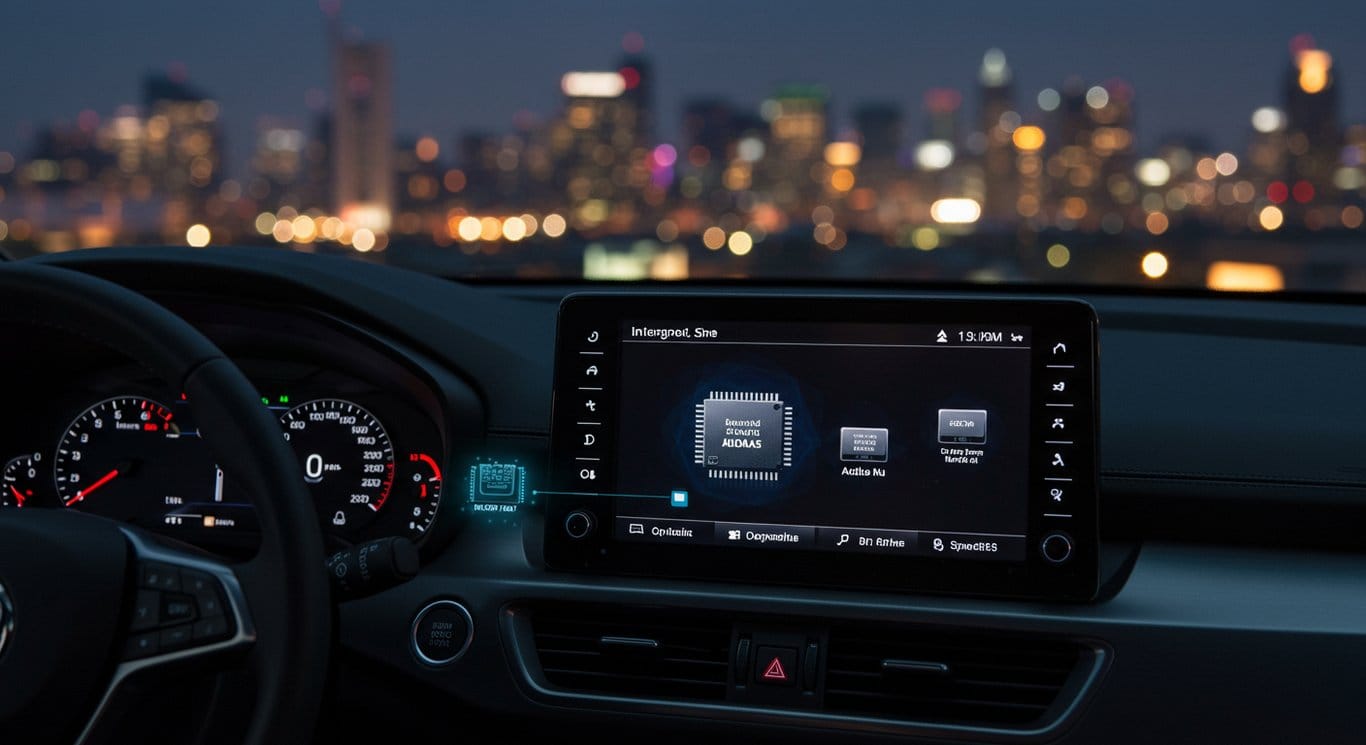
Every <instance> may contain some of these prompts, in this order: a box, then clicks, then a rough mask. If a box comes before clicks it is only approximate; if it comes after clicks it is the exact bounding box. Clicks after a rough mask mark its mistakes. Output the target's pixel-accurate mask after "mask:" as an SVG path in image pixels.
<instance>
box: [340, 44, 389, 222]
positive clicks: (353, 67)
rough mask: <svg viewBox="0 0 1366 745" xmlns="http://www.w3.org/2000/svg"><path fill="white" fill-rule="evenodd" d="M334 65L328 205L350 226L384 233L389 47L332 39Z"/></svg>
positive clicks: (387, 216)
mask: <svg viewBox="0 0 1366 745" xmlns="http://www.w3.org/2000/svg"><path fill="white" fill-rule="evenodd" d="M333 65H334V69H333V79H332V105H333V110H332V126H331V129H332V131H331V135H332V141H331V148H330V159H331V174H332V194H333V196H332V204H333V207H334V209H335V211H336V214H337V215H339V216H340V217H341V219H342V220H343V221H344V222H346V223H347V224H349V225H351V226H352V227H361V228H368V229H370V230H371V231H374V232H376V233H379V232H384V231H387V230H388V229H389V225H390V221H391V219H392V214H393V211H394V207H395V199H394V182H395V171H394V123H393V116H394V112H393V82H392V79H391V77H390V63H389V48H388V47H387V46H385V45H383V44H377V43H368V42H353V41H336V42H335V43H334V59H333Z"/></svg>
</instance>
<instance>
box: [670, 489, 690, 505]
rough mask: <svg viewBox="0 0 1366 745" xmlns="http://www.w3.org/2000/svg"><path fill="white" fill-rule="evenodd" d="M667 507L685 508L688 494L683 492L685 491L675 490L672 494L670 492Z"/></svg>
mask: <svg viewBox="0 0 1366 745" xmlns="http://www.w3.org/2000/svg"><path fill="white" fill-rule="evenodd" d="M669 506H670V507H687V506H688V493H687V492H685V491H681V490H678V489H675V490H674V491H673V492H671V493H670V494H669Z"/></svg>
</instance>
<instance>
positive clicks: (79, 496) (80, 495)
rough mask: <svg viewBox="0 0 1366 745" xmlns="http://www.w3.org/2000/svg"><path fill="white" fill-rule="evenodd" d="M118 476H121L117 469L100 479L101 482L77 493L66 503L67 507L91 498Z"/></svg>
mask: <svg viewBox="0 0 1366 745" xmlns="http://www.w3.org/2000/svg"><path fill="white" fill-rule="evenodd" d="M118 475H119V469H117V468H115V469H114V470H112V471H110V472H109V473H106V474H105V475H103V476H101V477H100V478H99V480H98V481H96V482H95V483H93V484H91V485H90V486H87V487H85V488H84V489H81V490H80V491H78V492H76V496H74V497H72V498H71V499H70V500H69V501H68V502H67V503H66V506H67V507H70V506H71V505H73V504H75V503H77V502H79V501H81V500H82V499H85V498H86V497H88V496H90V492H92V491H95V490H96V489H98V488H100V487H101V486H104V485H105V484H107V483H109V482H110V481H113V480H114V477H115V476H118Z"/></svg>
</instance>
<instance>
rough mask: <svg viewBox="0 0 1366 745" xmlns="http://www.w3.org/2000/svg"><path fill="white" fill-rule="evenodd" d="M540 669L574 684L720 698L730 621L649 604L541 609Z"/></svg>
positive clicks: (536, 619)
mask: <svg viewBox="0 0 1366 745" xmlns="http://www.w3.org/2000/svg"><path fill="white" fill-rule="evenodd" d="M531 624H532V629H533V632H534V634H535V639H536V652H537V655H538V656H539V659H540V663H541V670H542V671H543V672H544V674H545V678H546V680H547V681H548V682H549V683H551V684H552V685H554V686H556V687H558V688H561V689H564V690H568V691H583V692H593V693H605V694H613V695H618V696H627V697H632V698H667V699H693V700H711V701H715V700H722V699H725V697H726V675H727V667H728V659H729V656H728V654H729V647H730V639H731V628H730V624H729V623H725V622H718V619H716V618H715V617H710V618H709V617H706V616H701V615H696V614H691V613H688V612H679V611H676V610H669V611H664V610H657V609H648V608H637V607H633V608H629V609H627V608H619V609H611V610H606V609H595V608H581V609H572V608H571V609H565V608H557V609H553V610H540V611H537V612H535V613H534V615H533V616H532V620H531Z"/></svg>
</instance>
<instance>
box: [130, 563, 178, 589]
mask: <svg viewBox="0 0 1366 745" xmlns="http://www.w3.org/2000/svg"><path fill="white" fill-rule="evenodd" d="M141 580H142V581H141V583H140V584H141V585H142V586H143V587H146V588H148V589H151V590H170V591H171V592H179V590H180V570H179V569H177V568H175V567H173V566H171V565H170V564H161V563H158V562H155V561H149V562H146V563H144V564H143V565H142V577H141Z"/></svg>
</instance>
